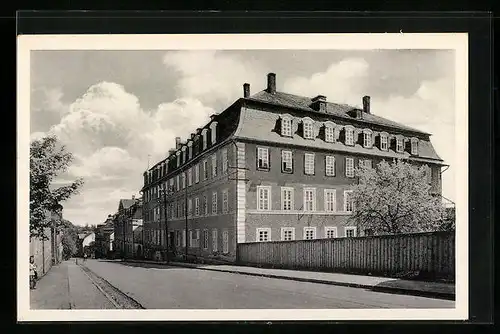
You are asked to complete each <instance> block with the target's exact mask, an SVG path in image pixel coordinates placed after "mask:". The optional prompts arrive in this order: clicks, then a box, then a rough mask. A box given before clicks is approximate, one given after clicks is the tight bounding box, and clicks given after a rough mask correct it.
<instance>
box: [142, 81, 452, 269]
mask: <svg viewBox="0 0 500 334" xmlns="http://www.w3.org/2000/svg"><path fill="white" fill-rule="evenodd" d="M360 102H362V105H363V107H362V108H356V107H352V106H349V105H344V104H336V103H331V102H328V101H327V100H326V97H325V96H322V95H318V96H316V97H314V98H309V97H303V96H296V95H291V94H287V93H283V92H278V91H276V75H275V74H274V73H270V74H268V76H267V89H265V90H263V91H261V92H258V93H257V94H254V95H251V94H250V85H249V84H244V85H243V97H242V98H240V99H238V100H237V101H236V102H234V103H233V104H232V105H231V106H230V107H228V108H227V109H226V110H224V111H223V112H221V113H220V114H216V115H212V116H211V120H210V122H209V123H208V124H206V125H205V126H204V127H202V128H198V129H197V130H196V131H195V132H194V133H192V134H191V136H190V137H189V138H188V139H187V141H185V142H181V140H180V138H176V145H175V149H173V150H171V151H170V152H169V154H168V156H167V157H166V159H164V160H162V161H159V162H158V163H156V164H155V165H154V166H153V167H152V168H150V169H149V170H148V171H146V172H145V173H144V187H143V189H142V191H143V197H144V231H145V239H146V240H145V242H146V243H148V242H149V243H151V244H154V245H158V246H162V245H163V246H164V245H166V243H167V241H168V242H169V244H170V246H171V247H173V248H174V249H175V251H176V252H177V253H184V252H185V250H186V249H187V250H188V254H190V255H191V254H192V255H196V256H201V257H216V258H222V259H228V260H234V259H235V256H236V245H237V243H244V242H264V241H271V240H272V241H275V240H294V239H315V238H332V237H341V236H357V235H360V234H361V233H362V232H363V231H356V228H355V227H354V226H348V225H346V218H347V216H348V215H350V214H351V211H352V202H351V201H350V191H351V190H350V188H351V186H352V184H353V183H355V182H356V178H355V175H354V169H355V166H357V165H358V164H368V165H375V164H376V163H378V162H379V161H381V160H382V159H390V160H392V159H394V158H395V159H398V158H404V159H407V160H410V161H412V162H414V163H416V164H424V165H426V166H427V167H428V169H427V170H428V173H427V175H428V180H429V182H431V183H432V189H433V191H435V192H436V193H440V192H441V167H442V166H443V165H444V164H443V161H442V159H441V158H440V157H439V156H438V155H437V154H436V152H435V150H434V148H433V146H432V144H431V142H430V134H428V133H424V132H422V131H419V130H416V129H413V128H410V127H407V126H404V125H402V124H399V123H396V122H393V121H390V120H388V119H385V118H382V117H380V116H377V115H375V114H373V113H372V111H371V110H370V97H369V96H364V97H360ZM163 191H166V192H167V194H166V196H165V200H163V197H162V195H161V194H163ZM165 207H166V208H167V210H163V208H165ZM165 216H166V219H167V228H168V238H169V239H168V240H166V236H167V229H166V228H165ZM186 244H187V245H188V247H187V248H186Z"/></svg>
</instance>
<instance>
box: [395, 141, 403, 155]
mask: <svg viewBox="0 0 500 334" xmlns="http://www.w3.org/2000/svg"><path fill="white" fill-rule="evenodd" d="M403 150H404V148H403V138H396V151H397V152H398V153H402V152H403Z"/></svg>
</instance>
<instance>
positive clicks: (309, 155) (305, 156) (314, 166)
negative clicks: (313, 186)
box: [304, 153, 316, 175]
mask: <svg viewBox="0 0 500 334" xmlns="http://www.w3.org/2000/svg"><path fill="white" fill-rule="evenodd" d="M307 157H312V173H308V172H307V167H308V166H310V165H311V164H308V162H307ZM315 160H316V155H315V154H314V153H304V174H305V175H315V172H316V161H315Z"/></svg>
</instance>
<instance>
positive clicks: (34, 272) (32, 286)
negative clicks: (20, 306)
mask: <svg viewBox="0 0 500 334" xmlns="http://www.w3.org/2000/svg"><path fill="white" fill-rule="evenodd" d="M37 279H38V273H37V270H36V264H35V257H34V256H33V255H32V256H30V289H36V280H37Z"/></svg>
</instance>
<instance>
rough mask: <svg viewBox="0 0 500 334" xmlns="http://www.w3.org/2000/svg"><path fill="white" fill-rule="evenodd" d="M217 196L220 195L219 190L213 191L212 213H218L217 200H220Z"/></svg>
mask: <svg viewBox="0 0 500 334" xmlns="http://www.w3.org/2000/svg"><path fill="white" fill-rule="evenodd" d="M217 197H218V196H217V191H214V192H212V215H216V214H217V200H218V198H217ZM214 200H215V201H214ZM214 209H215V210H214Z"/></svg>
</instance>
